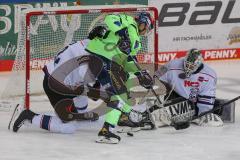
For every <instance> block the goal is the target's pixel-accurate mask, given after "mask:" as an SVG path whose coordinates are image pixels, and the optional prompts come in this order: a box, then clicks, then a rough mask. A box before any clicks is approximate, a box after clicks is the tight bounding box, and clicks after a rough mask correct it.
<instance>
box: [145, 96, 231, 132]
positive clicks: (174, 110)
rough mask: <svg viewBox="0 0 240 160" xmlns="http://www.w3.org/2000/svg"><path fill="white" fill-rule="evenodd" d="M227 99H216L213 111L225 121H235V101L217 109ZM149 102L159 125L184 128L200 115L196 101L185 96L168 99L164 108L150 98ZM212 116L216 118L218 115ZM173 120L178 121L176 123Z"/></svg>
mask: <svg viewBox="0 0 240 160" xmlns="http://www.w3.org/2000/svg"><path fill="white" fill-rule="evenodd" d="M150 101H151V102H150ZM227 101H228V100H226V99H216V101H215V103H214V108H216V110H215V109H214V108H213V110H215V111H214V112H213V113H214V114H217V115H218V116H220V117H221V120H222V121H223V122H228V123H233V122H234V121H235V102H232V103H230V104H228V105H227V106H224V107H222V108H220V109H217V108H218V106H221V105H222V104H224V103H225V102H227ZM149 102H150V104H149V105H151V106H152V107H150V109H149V111H150V112H151V113H152V115H153V117H154V119H155V121H157V124H156V125H158V126H164V125H171V126H173V127H174V128H175V129H184V128H187V127H188V126H189V124H188V123H187V122H190V121H191V120H192V119H195V118H196V116H197V115H198V110H197V107H196V106H195V105H194V103H192V102H190V101H189V100H187V99H185V98H183V97H178V98H175V99H172V100H168V101H166V102H165V103H164V107H163V108H159V106H157V105H156V104H155V103H154V102H153V101H152V100H150V99H149ZM152 102H153V103H152ZM210 118H211V117H210ZM212 118H213V119H216V117H212ZM159 122H160V123H159ZM173 122H176V123H175V124H174V123H173Z"/></svg>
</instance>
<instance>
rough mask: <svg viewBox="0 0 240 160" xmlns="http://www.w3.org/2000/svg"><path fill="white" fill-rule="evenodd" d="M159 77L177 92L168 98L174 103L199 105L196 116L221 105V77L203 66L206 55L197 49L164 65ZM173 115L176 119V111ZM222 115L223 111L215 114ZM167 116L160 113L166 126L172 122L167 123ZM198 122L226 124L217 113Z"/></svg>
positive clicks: (195, 112) (159, 71)
mask: <svg viewBox="0 0 240 160" xmlns="http://www.w3.org/2000/svg"><path fill="white" fill-rule="evenodd" d="M156 75H157V77H158V78H159V80H160V81H162V82H163V83H164V84H166V85H167V86H168V88H169V90H171V89H172V90H173V91H172V92H171V93H170V94H167V95H166V96H165V98H166V97H167V100H171V99H175V98H177V97H183V99H182V101H185V100H187V101H190V102H192V104H193V105H194V106H195V107H193V108H192V109H193V110H194V114H195V116H196V115H200V114H202V113H204V112H207V111H210V110H211V109H213V107H214V106H216V105H218V104H219V102H216V101H215V97H216V83H217V75H216V73H215V71H214V70H213V69H212V68H210V67H209V66H208V65H207V64H205V63H203V57H202V54H201V52H200V51H199V50H197V49H191V50H189V51H188V53H187V55H186V56H185V57H184V58H180V59H176V60H171V61H170V62H168V63H167V64H165V65H163V66H162V67H161V68H160V69H159V70H158V71H157V72H156ZM184 99H185V100H184ZM160 110H161V109H160ZM164 112H165V113H166V112H167V111H166V110H165V111H164ZM170 112H171V114H172V115H170V116H173V115H174V114H173V110H171V111H170ZM220 112H222V110H217V111H216V112H215V113H219V114H220ZM155 114H156V113H155ZM157 114H159V113H157ZM165 116H166V115H164V114H161V112H160V117H159V118H160V121H163V122H164V121H165V124H166V123H168V122H166V117H165ZM192 116H193V115H192ZM161 118H162V120H161ZM194 122H195V123H196V124H198V125H211V126H222V125H223V122H222V120H221V118H220V117H219V115H217V114H214V113H211V114H207V115H205V116H203V117H201V118H198V119H196V120H194Z"/></svg>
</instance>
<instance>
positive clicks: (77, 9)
mask: <svg viewBox="0 0 240 160" xmlns="http://www.w3.org/2000/svg"><path fill="white" fill-rule="evenodd" d="M89 7H92V8H89ZM141 11H149V12H153V18H154V26H155V27H154V29H153V32H154V33H153V34H154V35H153V36H154V44H153V45H154V50H153V52H154V53H153V54H154V67H155V69H156V68H157V64H158V62H157V59H158V58H157V55H158V32H157V28H158V26H157V25H158V10H157V9H156V8H155V7H148V6H142V5H139V6H138V5H121V6H114V7H113V6H94V7H93V6H83V7H82V6H74V7H65V8H62V7H55V8H54V7H52V8H47V9H30V10H26V11H24V12H23V14H22V15H23V16H24V18H25V22H24V23H25V25H26V27H25V30H24V32H25V46H26V47H25V53H26V55H25V56H26V59H25V61H26V66H25V70H26V71H25V76H26V77H25V95H24V96H25V97H24V102H25V103H24V106H25V108H26V109H29V108H30V89H31V88H30V76H31V74H30V71H31V67H30V61H31V59H30V58H31V57H30V56H31V53H30V52H31V48H30V46H31V39H30V34H31V33H30V27H31V17H32V16H40V15H58V14H88V13H106V14H108V13H124V12H141ZM21 47H22V46H18V49H20V50H21V49H23V48H24V47H23V48H21Z"/></svg>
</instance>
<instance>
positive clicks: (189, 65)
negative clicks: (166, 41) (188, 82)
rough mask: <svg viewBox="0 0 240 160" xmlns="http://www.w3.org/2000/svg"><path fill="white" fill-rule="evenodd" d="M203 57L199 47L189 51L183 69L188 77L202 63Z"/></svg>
mask: <svg viewBox="0 0 240 160" xmlns="http://www.w3.org/2000/svg"><path fill="white" fill-rule="evenodd" d="M202 62H203V57H202V54H201V52H200V51H199V50H198V49H195V48H194V49H191V50H189V51H188V53H187V55H186V57H185V58H184V62H183V70H184V73H185V76H186V77H190V76H191V75H192V74H193V73H194V72H196V71H197V69H198V68H199V67H200V66H201V65H202Z"/></svg>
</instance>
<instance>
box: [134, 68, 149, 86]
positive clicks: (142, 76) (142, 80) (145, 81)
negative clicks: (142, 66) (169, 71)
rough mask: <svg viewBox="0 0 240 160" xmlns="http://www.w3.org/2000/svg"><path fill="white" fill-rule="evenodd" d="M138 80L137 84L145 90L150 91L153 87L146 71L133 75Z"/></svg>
mask: <svg viewBox="0 0 240 160" xmlns="http://www.w3.org/2000/svg"><path fill="white" fill-rule="evenodd" d="M135 75H136V76H137V78H138V81H139V84H140V85H141V86H143V87H144V88H146V89H150V88H152V86H153V79H152V77H151V76H150V75H149V73H148V72H147V71H146V70H142V71H141V72H137V73H135Z"/></svg>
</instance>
